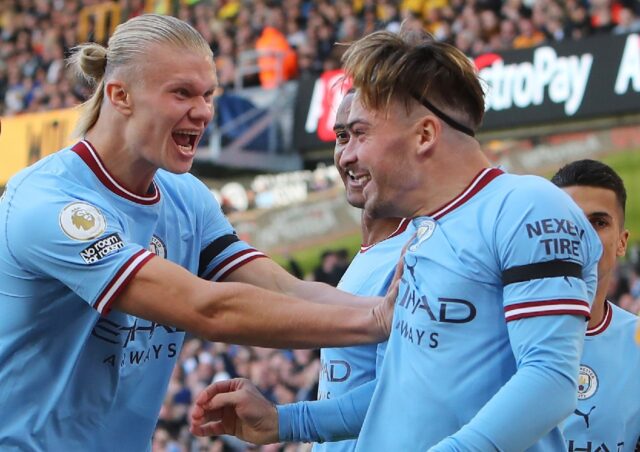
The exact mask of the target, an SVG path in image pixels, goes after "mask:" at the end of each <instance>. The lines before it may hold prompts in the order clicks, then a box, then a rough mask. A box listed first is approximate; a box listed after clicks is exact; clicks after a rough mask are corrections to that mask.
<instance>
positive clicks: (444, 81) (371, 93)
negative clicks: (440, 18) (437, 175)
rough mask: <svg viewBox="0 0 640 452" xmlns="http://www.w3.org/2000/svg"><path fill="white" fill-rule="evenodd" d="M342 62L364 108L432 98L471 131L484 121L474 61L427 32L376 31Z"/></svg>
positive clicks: (346, 53)
mask: <svg viewBox="0 0 640 452" xmlns="http://www.w3.org/2000/svg"><path fill="white" fill-rule="evenodd" d="M343 66H344V69H345V72H346V73H347V75H348V76H350V77H351V78H352V79H353V86H355V87H356V88H357V90H358V96H359V99H360V100H361V102H362V103H363V105H364V106H365V108H369V109H373V110H379V111H384V110H387V109H388V108H389V104H390V103H391V101H393V100H396V101H400V102H404V104H405V105H406V107H407V109H408V108H409V105H410V103H411V102H412V101H415V100H418V101H424V100H428V102H431V103H432V104H435V105H436V106H438V108H439V109H445V110H447V111H449V112H455V116H456V117H459V118H464V119H463V120H464V123H466V124H465V125H466V127H468V128H470V129H472V130H475V129H476V128H477V127H479V126H480V124H481V123H482V118H483V116H484V109H485V107H484V92H483V90H482V86H481V84H480V81H479V79H478V76H477V73H476V70H475V67H474V65H473V63H472V62H471V61H470V60H469V59H468V58H467V57H466V56H465V54H464V53H462V52H461V51H460V50H458V49H457V48H455V47H454V46H452V45H449V44H446V43H443V42H439V41H436V40H435V39H434V38H433V37H432V36H431V35H430V34H428V33H423V32H416V31H412V30H411V31H407V30H401V32H400V33H399V34H395V33H391V32H388V31H377V32H374V33H371V34H369V35H367V36H365V37H363V38H361V39H359V40H358V41H355V42H354V43H353V44H351V45H350V46H349V48H348V49H347V51H346V52H345V54H344V56H343ZM423 103H424V102H423Z"/></svg>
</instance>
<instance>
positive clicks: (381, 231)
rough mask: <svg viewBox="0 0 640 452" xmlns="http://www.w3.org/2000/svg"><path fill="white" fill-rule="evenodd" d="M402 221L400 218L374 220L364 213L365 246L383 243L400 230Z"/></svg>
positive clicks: (363, 239) (362, 226)
mask: <svg viewBox="0 0 640 452" xmlns="http://www.w3.org/2000/svg"><path fill="white" fill-rule="evenodd" d="M400 221H402V220H401V219H399V218H372V217H371V216H370V215H367V213H366V212H365V211H364V210H363V211H362V221H361V223H360V224H361V228H362V244H363V245H365V246H371V245H375V244H376V243H378V242H381V241H383V240H384V239H386V238H387V237H389V236H390V235H391V234H393V233H394V232H395V230H396V229H398V225H399V224H400Z"/></svg>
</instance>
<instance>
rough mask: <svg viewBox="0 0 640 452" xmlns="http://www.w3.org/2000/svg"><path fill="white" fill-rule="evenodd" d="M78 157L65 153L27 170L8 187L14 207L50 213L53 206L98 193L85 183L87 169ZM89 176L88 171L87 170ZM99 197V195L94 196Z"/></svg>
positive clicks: (53, 155) (40, 162)
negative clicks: (50, 207) (49, 210)
mask: <svg viewBox="0 0 640 452" xmlns="http://www.w3.org/2000/svg"><path fill="white" fill-rule="evenodd" d="M79 163H80V161H79V159H77V158H76V156H75V154H74V153H73V152H71V151H69V150H68V149H63V150H61V151H58V152H56V153H55V154H52V155H49V156H47V157H45V158H44V159H42V160H40V161H38V162H37V163H35V164H33V165H31V166H29V167H28V168H25V169H24V170H22V171H20V172H19V173H17V174H16V175H15V176H14V177H12V178H11V179H10V180H9V182H8V184H7V196H8V197H11V201H12V204H13V205H14V207H15V206H16V205H19V206H20V208H21V209H31V210H36V211H37V210H39V209H44V210H47V207H48V206H50V205H52V204H58V203H60V202H65V200H67V201H69V200H70V199H77V198H78V197H80V198H82V196H83V195H84V194H87V193H92V194H93V193H94V192H93V191H92V190H90V189H89V188H87V184H86V183H84V182H83V178H82V173H83V166H81V165H79ZM84 170H85V172H86V168H84ZM93 196H95V194H94V195H93Z"/></svg>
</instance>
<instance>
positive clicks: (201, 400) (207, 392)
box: [195, 379, 238, 405]
mask: <svg viewBox="0 0 640 452" xmlns="http://www.w3.org/2000/svg"><path fill="white" fill-rule="evenodd" d="M237 380H238V379H233V380H223V381H218V382H216V383H213V384H211V385H209V386H207V387H206V388H204V389H203V390H202V392H201V393H200V394H198V397H197V398H196V401H195V403H196V405H205V404H206V403H207V402H208V401H209V400H211V399H212V398H213V397H215V395H216V394H219V393H221V392H229V391H233V390H234V388H235V386H236V385H237Z"/></svg>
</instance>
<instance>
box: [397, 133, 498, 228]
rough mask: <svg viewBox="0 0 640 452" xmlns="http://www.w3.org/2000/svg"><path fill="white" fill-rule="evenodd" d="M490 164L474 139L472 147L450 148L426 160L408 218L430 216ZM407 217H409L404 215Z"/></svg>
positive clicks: (460, 191)
mask: <svg viewBox="0 0 640 452" xmlns="http://www.w3.org/2000/svg"><path fill="white" fill-rule="evenodd" d="M490 166H491V163H490V162H489V160H488V159H487V157H486V156H485V155H484V153H483V152H482V151H481V149H480V145H479V144H478V143H477V142H476V141H475V140H474V145H473V147H471V146H466V149H465V148H464V147H463V146H460V147H458V148H455V147H452V146H449V147H448V148H447V149H442V152H440V153H439V155H438V156H436V155H434V158H433V159H430V160H427V161H425V164H424V165H423V168H424V176H423V177H422V178H421V180H422V181H423V182H422V185H421V186H420V187H419V188H418V190H415V191H414V197H415V198H416V204H415V205H416V206H417V209H416V211H415V212H414V213H413V215H410V217H418V216H422V215H429V214H431V213H432V212H434V211H435V210H436V209H438V208H440V207H442V206H444V205H445V204H447V203H448V202H449V201H451V200H453V199H454V198H455V197H456V196H458V195H459V194H460V193H462V191H463V190H464V189H465V188H467V186H468V185H469V184H470V183H471V181H472V180H473V179H474V178H475V177H476V176H477V175H478V173H479V172H480V171H482V169H484V168H488V167H490ZM407 217H409V215H407Z"/></svg>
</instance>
